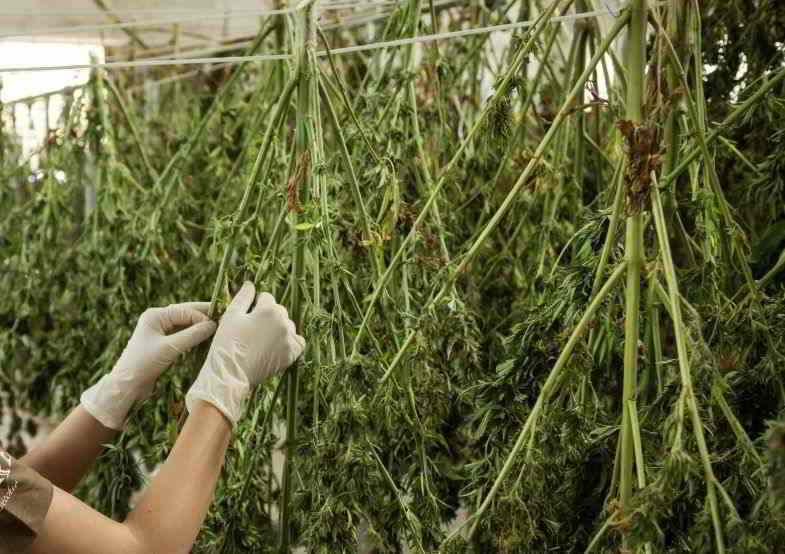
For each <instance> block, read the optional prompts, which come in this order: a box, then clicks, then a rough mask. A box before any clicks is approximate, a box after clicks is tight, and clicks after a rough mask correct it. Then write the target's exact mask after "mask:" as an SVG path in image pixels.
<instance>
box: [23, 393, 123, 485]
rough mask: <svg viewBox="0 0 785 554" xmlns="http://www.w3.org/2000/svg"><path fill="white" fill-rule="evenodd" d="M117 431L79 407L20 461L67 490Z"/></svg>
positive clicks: (87, 469)
mask: <svg viewBox="0 0 785 554" xmlns="http://www.w3.org/2000/svg"><path fill="white" fill-rule="evenodd" d="M116 434H117V431H115V430H114V429H109V428H108V427H104V426H103V425H101V423H99V421H98V420H97V419H95V418H94V417H93V416H91V415H90V414H89V413H88V412H87V410H85V409H84V408H82V406H78V407H76V408H75V409H74V410H73V411H72V412H71V413H70V414H69V415H68V417H66V418H65V420H63V422H62V423H60V425H58V426H57V428H55V430H54V431H53V432H52V434H51V435H49V437H48V438H47V440H46V441H45V442H44V443H43V444H41V445H40V446H38V447H36V448H34V449H33V450H31V451H30V452H28V453H27V455H25V456H24V457H22V458H21V459H20V460H19V461H20V462H22V463H23V464H25V465H27V466H28V467H31V468H33V469H34V470H36V471H37V472H38V473H40V474H41V475H43V476H44V477H46V478H47V479H49V481H51V482H52V484H53V485H55V486H57V487H58V488H60V489H62V490H64V491H72V490H73V489H74V488H75V487H76V486H77V485H78V484H79V482H80V481H81V480H82V478H83V477H84V475H85V474H86V473H87V472H88V471H89V470H90V468H91V467H92V465H93V463H94V462H95V459H96V458H97V457H98V455H99V454H100V453H101V452H102V451H103V448H104V447H103V445H104V444H106V443H109V442H111V441H112V439H113V438H114V437H115V435H116Z"/></svg>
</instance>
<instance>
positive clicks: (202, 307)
mask: <svg viewBox="0 0 785 554" xmlns="http://www.w3.org/2000/svg"><path fill="white" fill-rule="evenodd" d="M210 304H211V302H183V303H182V304H179V305H180V306H184V307H186V308H191V309H192V310H196V311H197V312H202V313H203V314H204V315H207V313H208V312H209V311H210Z"/></svg>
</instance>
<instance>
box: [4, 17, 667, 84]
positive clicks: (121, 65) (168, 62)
mask: <svg viewBox="0 0 785 554" xmlns="http://www.w3.org/2000/svg"><path fill="white" fill-rule="evenodd" d="M662 3H663V2H657V4H662ZM612 13H613V12H612V11H611V10H610V9H601V10H593V11H588V12H581V13H575V14H568V15H560V16H555V17H551V18H550V19H549V21H550V22H552V23H564V22H567V21H576V20H580V19H590V18H595V17H600V16H607V15H612ZM534 23H535V21H534V20H529V21H518V22H515V23H504V24H500V25H490V26H487V27H477V28H474V29H462V30H459V31H447V32H443V33H437V34H431V35H419V36H417V37H411V38H402V39H396V40H389V41H384V42H372V43H368V44H359V45H355V46H347V47H344V48H336V49H331V51H330V52H331V53H332V54H333V55H342V54H351V53H354V52H364V51H368V50H380V49H383V48H391V47H397V46H406V45H410V44H418V43H425V42H432V41H435V40H444V39H453V38H460V37H465V36H470V35H479V34H484V33H492V32H495V31H512V30H515V29H523V28H526V27H531V26H532V25H534ZM316 55H317V56H326V55H327V52H326V51H324V50H320V51H319V52H317V53H316ZM290 58H291V55H290V54H260V55H255V56H225V57H205V58H184V59H171V58H168V59H160V60H155V59H153V60H137V61H120V62H106V63H97V64H73V65H54V66H22V67H0V73H8V72H14V71H53V70H71V69H95V68H103V69H125V68H132V67H153V66H172V65H195V64H207V63H241V62H250V61H255V62H267V61H279V60H287V59H290Z"/></svg>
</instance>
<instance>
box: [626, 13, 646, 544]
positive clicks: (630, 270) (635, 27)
mask: <svg viewBox="0 0 785 554" xmlns="http://www.w3.org/2000/svg"><path fill="white" fill-rule="evenodd" d="M631 8H632V9H631V16H630V24H629V27H628V29H627V43H626V49H625V67H626V70H627V108H626V117H627V119H628V120H631V121H632V122H633V124H634V125H640V124H642V122H643V113H642V111H643V110H642V107H643V94H644V76H643V73H644V68H645V65H646V44H645V37H646V19H647V13H648V6H647V0H633V2H632V3H631ZM628 167H629V162H628ZM629 178H630V177H629V169H628V175H627V176H625V184H626V185H627V186H631V185H634V183H632V184H631V183H626V181H627V180H628V179H629ZM624 253H625V258H626V260H627V266H628V267H627V285H626V291H625V301H624V307H625V315H624V377H623V383H622V402H621V405H622V427H621V465H620V469H619V471H620V473H619V499H620V509H621V515H622V517H623V518H624V517H627V516H628V515H629V512H630V510H631V507H632V490H633V463H634V442H633V432H632V431H633V429H632V419H631V418H630V415H629V411H628V410H627V409H626V406H627V405H628V403H629V402H630V401H632V400H634V399H635V394H636V390H637V386H638V385H637V382H638V341H639V339H640V300H641V283H640V281H641V270H642V268H643V261H644V260H643V255H644V251H643V216H642V215H641V214H640V213H639V212H638V213H634V214H632V215H631V216H629V217H628V218H627V232H626V237H625V243H624ZM624 544H625V545H626V544H627V537H626V535H625V536H624Z"/></svg>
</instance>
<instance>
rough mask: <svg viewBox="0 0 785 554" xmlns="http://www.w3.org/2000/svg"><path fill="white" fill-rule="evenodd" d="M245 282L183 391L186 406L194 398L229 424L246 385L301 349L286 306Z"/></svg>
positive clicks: (238, 409) (240, 404) (259, 380)
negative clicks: (197, 371) (220, 413)
mask: <svg viewBox="0 0 785 554" xmlns="http://www.w3.org/2000/svg"><path fill="white" fill-rule="evenodd" d="M255 296H256V289H255V288H254V286H253V284H252V283H250V282H246V283H245V284H244V285H243V286H242V288H241V289H240V291H239V292H238V293H237V295H236V296H235V297H234V299H233V300H232V302H231V304H229V306H228V307H227V308H226V312H225V313H224V315H223V318H221V323H220V325H219V326H218V331H217V332H216V333H215V338H214V339H213V343H212V345H211V346H210V352H209V353H208V354H207V359H206V360H205V362H204V366H203V367H202V370H201V372H199V376H198V377H197V378H196V381H195V382H194V384H193V385H192V386H191V389H190V390H189V391H188V394H186V396H185V405H186V407H187V408H188V411H189V412H191V411H192V410H193V405H194V402H195V401H196V400H204V401H206V402H209V403H210V404H212V405H213V406H215V407H216V408H218V409H219V410H220V411H221V412H222V413H223V414H224V415H225V416H226V418H227V419H228V420H229V421H230V422H231V423H232V426H234V425H236V424H237V421H238V420H239V419H240V417H241V416H242V414H243V409H244V404H245V400H246V398H247V397H248V395H249V393H250V389H251V388H252V387H253V386H255V385H258V384H260V383H262V382H264V381H266V380H267V379H268V378H269V377H271V376H272V375H274V374H275V373H277V372H279V371H281V370H283V369H285V368H287V367H289V366H290V365H292V364H293V363H294V361H295V360H296V359H297V358H299V357H300V354H302V353H303V350H304V349H305V339H303V337H301V336H300V335H298V334H297V331H296V330H295V327H294V323H293V322H292V320H290V319H289V314H288V312H287V311H286V308H284V307H283V306H281V305H279V304H277V303H276V302H275V298H273V297H272V295H270V294H268V293H266V292H263V293H261V294H259V296H258V298H256V306H254V309H253V310H252V311H250V312H249V311H248V310H249V309H250V307H251V304H253V301H254V297H255Z"/></svg>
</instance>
